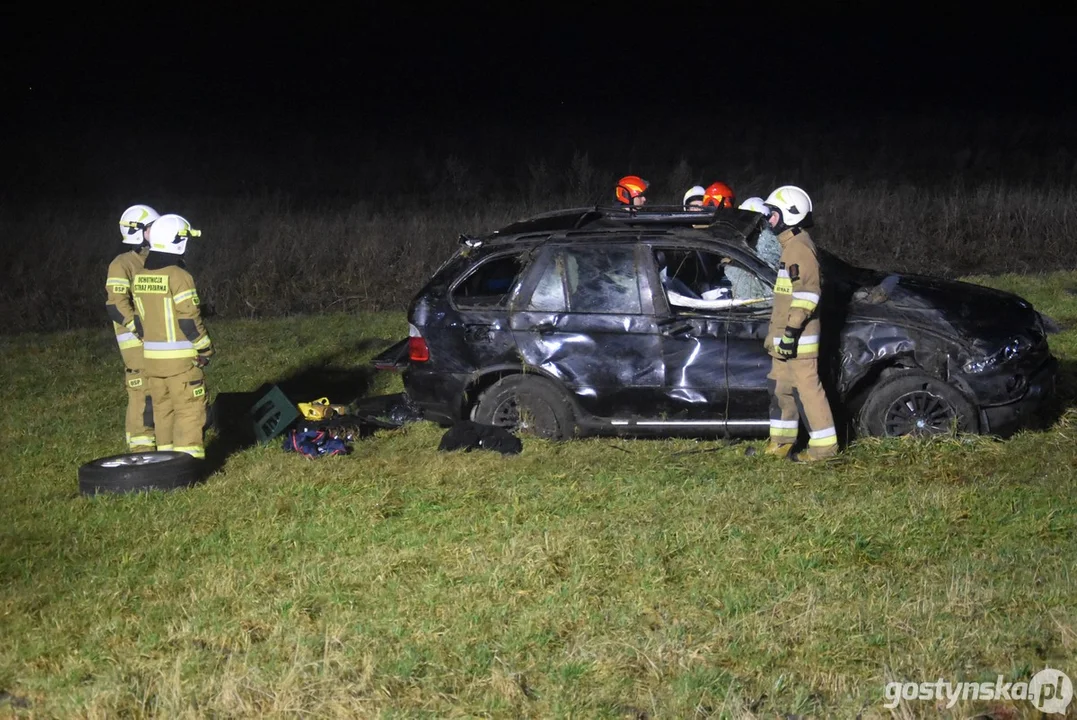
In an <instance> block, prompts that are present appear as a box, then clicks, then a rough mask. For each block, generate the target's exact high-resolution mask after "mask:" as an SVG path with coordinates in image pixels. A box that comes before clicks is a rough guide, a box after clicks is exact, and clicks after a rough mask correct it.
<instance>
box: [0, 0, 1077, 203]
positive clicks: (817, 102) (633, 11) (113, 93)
mask: <svg viewBox="0 0 1077 720" xmlns="http://www.w3.org/2000/svg"><path fill="white" fill-rule="evenodd" d="M581 5H582V4H581ZM135 7H136V6H132V8H131V9H129V10H127V11H125V12H123V13H114V14H112V15H109V14H108V13H107V12H105V11H103V10H102V11H99V10H97V9H96V8H94V9H92V11H91V10H87V11H81V12H82V14H81V15H79V14H71V13H65V14H63V15H60V14H59V13H55V12H53V13H52V14H51V16H49V17H47V18H45V17H38V18H30V17H28V16H17V15H16V14H15V13H14V12H13V11H10V10H9V11H6V13H7V14H6V16H5V17H4V18H3V19H2V20H3V22H0V27H2V30H0V33H3V34H4V35H5V36H6V37H4V38H3V43H2V44H0V53H3V55H2V58H0V59H2V64H0V72H2V73H3V80H2V82H3V86H2V90H3V96H4V98H5V105H6V107H7V111H6V112H4V113H0V130H2V131H3V132H4V136H5V138H6V140H5V142H6V144H7V148H6V150H5V149H3V148H0V159H4V158H3V157H2V156H3V155H4V154H5V153H6V155H7V157H6V159H4V160H5V163H6V164H9V165H14V166H16V169H18V167H19V166H21V167H25V168H28V169H27V170H26V171H24V172H23V173H22V175H19V173H14V174H10V173H9V175H10V176H13V177H23V178H30V179H29V180H26V181H21V180H19V181H15V180H12V181H8V186H9V187H10V186H14V184H17V183H18V184H20V186H21V187H23V188H26V187H33V188H38V187H44V186H45V183H46V182H47V181H48V180H49V178H48V175H49V174H53V175H63V174H64V173H65V172H67V170H66V168H67V166H66V165H65V164H64V163H65V162H68V161H69V162H70V167H71V168H72V169H71V171H70V172H69V173H68V174H69V175H70V176H71V177H72V178H74V179H72V180H71V181H70V182H69V184H68V187H69V188H74V190H72V189H69V190H65V191H64V192H81V190H79V189H78V188H82V187H85V182H86V181H85V180H79V179H78V178H79V177H81V178H86V177H91V178H92V177H93V173H94V172H95V170H94V168H93V167H91V165H92V164H93V163H95V162H98V161H97V160H95V159H93V158H95V157H96V156H94V155H92V152H91V151H92V149H93V148H95V147H97V148H109V147H114V146H117V140H116V138H117V137H124V136H127V135H130V134H131V133H132V132H133V131H134V130H136V129H137V131H138V132H140V133H141V136H140V137H149V138H150V140H151V141H152V138H153V133H155V132H157V131H158V130H160V131H161V132H162V137H166V136H168V137H173V138H174V137H175V134H176V133H180V134H183V135H184V136H185V137H186V138H195V139H197V138H201V137H203V136H207V137H208V136H209V135H211V134H213V133H218V135H221V136H222V137H228V138H229V140H228V142H232V138H234V137H235V136H237V135H239V134H245V135H248V136H250V137H254V136H255V135H256V134H257V132H262V133H264V134H263V135H262V136H263V137H276V138H279V137H280V136H281V134H282V133H284V132H288V133H293V135H295V133H294V132H293V131H299V132H300V133H308V134H313V135H318V133H319V131H323V132H322V135H323V136H325V137H330V136H331V135H332V133H334V132H335V133H338V134H343V135H345V136H350V137H353V138H362V137H365V135H364V134H363V132H362V130H363V129H364V128H377V129H379V131H381V132H382V133H383V134H384V133H386V132H387V133H389V134H390V135H392V133H394V132H395V133H396V134H397V135H399V136H403V138H404V140H405V141H406V140H407V139H408V137H409V135H408V134H409V133H417V134H422V135H424V136H440V137H442V138H446V137H447V138H450V141H449V143H448V146H449V147H452V146H453V144H452V143H453V142H454V141H453V140H452V138H454V137H455V136H456V135H457V134H460V135H465V134H469V136H470V137H471V138H472V139H473V140H474V138H476V137H478V138H480V139H481V136H482V133H483V131H484V130H490V131H494V130H498V131H502V132H504V131H505V130H506V129H508V130H509V131H510V132H513V133H517V134H520V135H521V136H528V134H529V133H531V132H532V131H533V130H534V129H535V128H539V127H542V126H543V125H544V121H545V120H547V119H553V120H555V122H551V123H546V126H547V127H552V128H558V129H557V130H554V131H551V133H560V134H564V133H565V132H567V131H566V130H564V128H569V129H570V130H571V131H576V130H579V137H578V138H573V142H579V143H581V144H583V146H584V147H593V146H594V143H595V138H596V135H595V132H596V131H595V129H596V128H597V131H598V132H601V131H602V129H603V128H606V127H610V123H617V124H618V125H622V126H623V125H632V124H634V123H637V122H639V123H640V124H641V125H642V124H644V123H645V122H646V123H647V126H648V127H649V128H651V129H650V130H648V131H647V132H655V131H656V130H654V128H657V132H664V128H665V127H666V124H667V122H668V127H670V128H673V127H674V126H676V125H677V123H678V122H679V121H680V120H682V119H683V118H684V117H688V116H694V117H696V118H699V117H704V118H706V119H707V122H708V123H709V122H710V121H711V119H713V122H714V132H716V133H721V132H723V131H724V129H726V127H727V126H726V125H725V124H724V122H725V119H726V117H727V116H729V117H734V116H735V117H737V118H741V120H736V121H735V122H742V121H743V120H742V119H743V118H745V117H747V118H752V117H762V115H761V114H765V115H766V116H767V117H768V118H771V119H772V118H773V117H774V116H775V115H776V114H778V113H782V112H789V113H791V114H792V117H793V119H791V120H790V121H789V122H791V123H797V122H802V121H805V119H808V120H810V121H812V122H815V123H820V122H822V123H831V122H833V123H845V124H847V125H849V126H850V127H853V128H854V129H855V125H856V123H858V122H860V120H861V118H864V117H866V116H873V117H880V116H891V115H900V114H901V113H905V112H914V113H918V112H937V111H942V112H946V113H949V114H950V115H951V116H954V115H956V116H957V117H959V118H960V117H968V118H970V119H972V118H975V117H976V116H985V115H986V116H990V117H994V116H998V117H999V118H1002V119H1003V120H1002V122H1001V125H1002V126H1005V124H1006V122H1007V120H1006V118H1017V119H1020V118H1028V117H1039V116H1043V115H1046V114H1053V115H1054V116H1056V117H1058V116H1062V117H1066V113H1067V112H1068V113H1070V114H1071V115H1072V112H1073V110H1075V109H1077V102H1075V100H1077V83H1075V82H1073V80H1072V73H1073V68H1074V67H1075V66H1077V63H1075V62H1074V60H1075V58H1077V53H1075V52H1074V50H1073V45H1072V36H1073V31H1072V27H1073V25H1072V20H1071V19H1069V18H1050V17H1033V16H1029V15H1022V16H1021V17H1019V18H1014V17H1005V18H1003V17H998V18H997V19H995V18H986V19H985V18H984V17H975V18H972V17H963V16H959V15H957V14H953V15H951V16H947V17H939V18H936V19H933V20H931V21H930V22H928V21H926V20H923V19H920V18H915V19H910V18H908V17H907V16H906V15H902V16H898V18H897V19H885V18H883V17H878V16H874V15H864V16H860V17H855V16H849V15H848V14H827V15H821V16H812V15H810V14H803V15H801V16H797V15H793V14H790V13H789V12H788V11H787V10H785V9H784V8H781V9H778V10H775V11H774V14H773V15H771V16H767V15H766V9H765V8H764V9H763V10H762V11H759V12H754V13H745V14H740V15H737V14H727V15H726V16H720V15H719V13H718V12H717V9H718V6H714V8H713V10H715V11H714V12H712V11H711V9H708V8H705V7H704V6H703V5H701V6H700V8H701V9H700V10H699V11H698V12H696V13H695V15H694V16H693V15H692V14H691V13H690V12H688V11H687V10H686V7H687V6H685V5H673V4H666V5H664V6H663V7H664V8H665V9H658V8H657V6H656V7H654V8H651V9H647V8H646V6H633V5H629V4H623V3H621V4H609V5H605V6H600V7H599V6H587V7H590V8H591V9H587V10H580V9H575V10H572V11H561V12H551V11H547V10H536V9H528V8H527V7H523V6H516V5H513V6H512V7H511V8H507V9H504V10H501V11H499V12H493V13H490V12H486V13H483V14H478V13H474V12H468V11H464V10H461V9H460V8H462V7H466V6H462V5H456V4H454V5H452V6H451V7H448V6H437V7H438V9H437V10H436V11H435V12H434V13H430V12H419V11H417V10H414V9H412V8H411V7H410V6H409V7H408V8H407V9H402V10H394V11H387V10H378V11H365V12H364V11H361V10H360V11H356V10H354V9H352V10H351V11H348V12H347V13H345V14H339V11H337V10H335V9H329V7H328V6H327V7H324V8H323V7H318V6H310V9H309V10H305V12H306V14H305V15H303V16H301V15H300V14H299V10H297V9H295V8H293V9H292V10H290V11H287V12H277V13H273V12H270V11H266V10H264V9H262V8H261V7H259V8H258V9H253V8H252V9H250V10H246V11H245V12H243V13H241V14H230V11H226V10H221V9H216V8H215V9H214V10H213V11H212V12H209V11H196V10H186V9H183V8H181V9H179V10H175V11H170V12H171V15H166V14H164V13H161V12H158V11H154V12H156V13H157V14H156V15H154V16H153V17H150V16H147V15H146V14H145V13H146V11H145V10H136V9H134V8H135ZM708 13H709V14H708ZM981 14H982V13H981ZM1014 14H1016V13H1010V15H1014ZM566 117H570V118H572V120H573V121H574V122H575V120H576V118H581V119H583V120H585V121H586V122H587V123H589V126H588V128H586V129H585V128H584V127H583V126H582V125H575V126H574V125H572V124H570V123H566V120H565V118H566ZM1075 117H1077V116H1075ZM696 127H698V120H697V121H696ZM951 127H952V123H951ZM282 129H285V130H282ZM386 129H387V130H386ZM168 133H172V135H171V136H169V135H168ZM349 134H350V135H349ZM1075 135H1077V133H1069V137H1071V138H1072V137H1074V136H1075ZM378 137H379V138H380V137H382V136H381V135H379V136H378ZM53 142H55V144H56V147H57V149H56V150H55V152H54V155H55V162H53V161H51V160H49V159H48V154H49V152H50V149H49V148H50V145H52V144H53ZM274 142H277V141H276V140H275V141H274ZM1051 142H1056V141H1055V140H1054V139H1051ZM1061 142H1067V141H1065V140H1061ZM110 143H111V144H110ZM251 144H253V145H255V146H257V142H254V141H251ZM479 146H481V141H480V142H478V143H476V142H472V143H471V144H470V145H468V147H472V148H474V147H479ZM184 147H187V146H184ZM207 147H208V146H207ZM216 147H217V146H214V148H216ZM289 147H291V146H289ZM296 147H299V146H296ZM217 152H218V151H217V150H216V149H214V150H205V153H207V155H209V156H212V157H216V155H215V154H214V153H217ZM286 152H292V151H291V150H288V151H286ZM296 152H298V151H296ZM469 152H474V151H469ZM293 156H294V153H293ZM267 157H269V156H268V155H267ZM72 158H73V159H72ZM87 158H90V159H87ZM87 168H89V170H87ZM102 172H108V171H107V170H102ZM215 172H216V171H215ZM80 183H81V184H80ZM0 185H2V182H0ZM0 190H2V187H0ZM27 192H39V191H38V190H33V191H27ZM41 192H43V191H41Z"/></svg>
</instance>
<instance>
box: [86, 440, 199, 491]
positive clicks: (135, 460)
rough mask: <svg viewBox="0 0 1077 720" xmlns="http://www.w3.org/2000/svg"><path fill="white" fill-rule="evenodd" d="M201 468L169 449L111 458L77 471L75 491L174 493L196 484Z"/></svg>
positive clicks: (197, 461)
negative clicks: (171, 491) (150, 491)
mask: <svg viewBox="0 0 1077 720" xmlns="http://www.w3.org/2000/svg"><path fill="white" fill-rule="evenodd" d="M204 466H205V461H203V460H199V459H197V458H194V457H191V456H190V455H188V454H187V453H183V452H173V451H170V450H154V451H151V452H142V453H127V454H124V455H112V456H110V457H103V458H98V459H96V460H91V461H90V462H88V463H86V464H85V465H83V466H82V467H80V468H79V492H80V493H82V494H83V495H97V494H100V493H114V494H124V493H132V492H146V491H149V490H176V489H178V488H185V487H190V486H192V485H195V484H197V483H198V482H199V481H200V480H201V479H202V473H203V469H204Z"/></svg>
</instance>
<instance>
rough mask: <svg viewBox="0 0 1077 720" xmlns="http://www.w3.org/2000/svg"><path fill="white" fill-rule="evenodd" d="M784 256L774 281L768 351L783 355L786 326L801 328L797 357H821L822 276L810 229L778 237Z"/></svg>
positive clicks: (794, 229) (787, 231)
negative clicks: (778, 348) (782, 343)
mask: <svg viewBox="0 0 1077 720" xmlns="http://www.w3.org/2000/svg"><path fill="white" fill-rule="evenodd" d="M778 242H779V243H781V246H782V255H781V258H780V259H779V260H778V278H777V279H776V280H775V281H774V308H773V310H772V311H771V315H770V328H769V329H768V331H767V352H769V353H770V354H771V355H772V356H773V357H777V358H780V357H781V355H779V354H778V350H777V347H778V343H779V342H781V339H782V337H783V336H784V335H785V334H786V328H790V329H792V330H794V333H795V332H796V331H799V333H800V335H799V337H798V338H797V352H796V355H795V356H794V357H798V358H817V357H819V317H818V307H819V296H820V292H821V287H822V283H821V279H820V274H819V260H818V257H817V256H816V252H815V243H813V242H812V239H811V236H810V235H809V234H808V233H807V231H806V230H802V229H801V228H796V227H794V228H790V229H788V230H786V231H785V232H783V233H782V234H781V235H779V236H778Z"/></svg>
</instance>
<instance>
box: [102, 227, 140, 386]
mask: <svg viewBox="0 0 1077 720" xmlns="http://www.w3.org/2000/svg"><path fill="white" fill-rule="evenodd" d="M148 253H149V249H148V248H143V249H137V248H136V249H133V250H128V251H127V252H123V253H120V254H119V255H117V256H116V258H115V259H114V260H113V261H112V262H111V263H109V266H108V278H107V279H106V280H105V292H106V293H107V295H108V298H107V299H106V300H105V310H106V311H107V312H108V316H109V318H111V319H112V328H113V330H114V331H115V333H116V343H117V344H118V345H119V346H120V354H121V355H122V356H123V362H124V364H125V365H126V366H127V367H128V368H130V369H132V370H138V369H140V368H141V367H142V340H140V339H139V337H138V334H137V333H136V332H135V306H134V303H133V302H132V299H131V283H132V282H133V281H134V279H135V275H136V274H137V273H138V272H139V271H140V270H142V266H143V265H144V264H145V262H146V255H147V254H148Z"/></svg>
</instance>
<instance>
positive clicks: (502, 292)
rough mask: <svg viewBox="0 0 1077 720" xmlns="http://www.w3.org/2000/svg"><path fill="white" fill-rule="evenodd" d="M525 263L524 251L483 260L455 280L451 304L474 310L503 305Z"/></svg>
mask: <svg viewBox="0 0 1077 720" xmlns="http://www.w3.org/2000/svg"><path fill="white" fill-rule="evenodd" d="M526 265H527V254H526V253H517V254H513V255H501V256H499V257H494V258H490V259H489V260H484V261H483V262H481V263H479V265H477V266H476V267H475V268H474V269H472V270H471V272H470V273H468V274H467V276H465V278H464V279H463V281H461V282H459V283H457V285H456V287H455V288H454V289H453V291H452V302H453V304H454V305H455V306H456V307H460V308H477V309H482V308H499V307H505V306H506V305H507V304H508V300H509V296H510V295H511V294H512V290H513V288H514V287H516V283H517V282H518V281H519V278H520V273H521V272H522V271H523V269H524V267H525V266H526Z"/></svg>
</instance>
